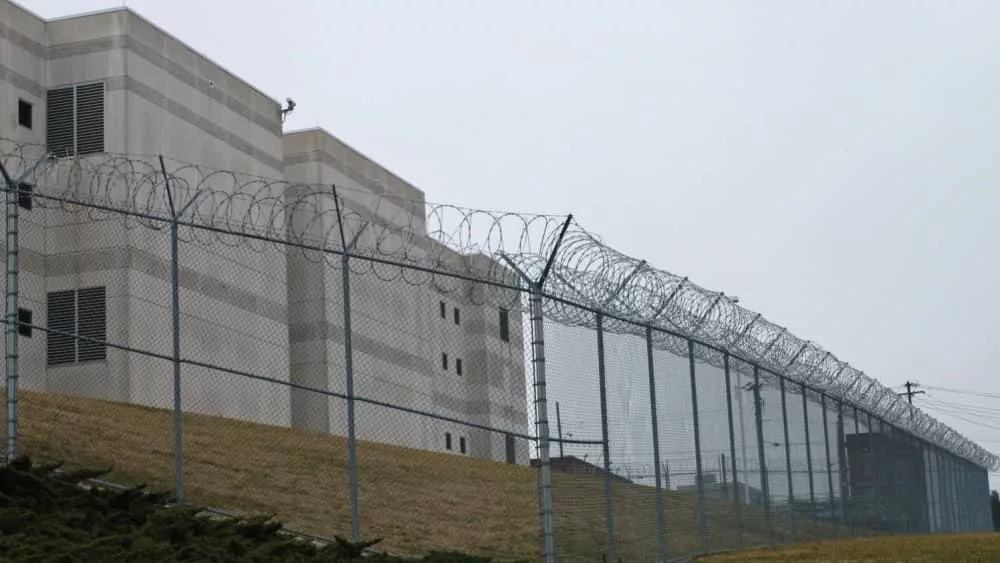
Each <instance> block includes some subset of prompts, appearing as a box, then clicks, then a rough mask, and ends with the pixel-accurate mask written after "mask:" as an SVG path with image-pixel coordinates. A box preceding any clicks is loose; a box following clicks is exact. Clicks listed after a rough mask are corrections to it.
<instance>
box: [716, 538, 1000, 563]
mask: <svg viewBox="0 0 1000 563" xmlns="http://www.w3.org/2000/svg"><path fill="white" fill-rule="evenodd" d="M698 561H700V562H701V561H704V562H706V563H723V562H736V561H741V562H742V561H882V562H886V563H888V562H904V561H905V562H910V561H925V562H932V561H939V562H942V563H945V562H947V563H952V562H954V563H958V562H961V561H1000V534H954V535H933V536H932V535H926V536H896V537H884V538H878V539H862V540H846V541H839V542H825V543H819V544H800V545H795V546H785V547H778V548H774V549H761V550H756V551H743V552H738V553H731V554H727V555H718V556H715V557H706V558H704V559H698Z"/></svg>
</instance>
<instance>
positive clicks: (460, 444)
mask: <svg viewBox="0 0 1000 563" xmlns="http://www.w3.org/2000/svg"><path fill="white" fill-rule="evenodd" d="M458 451H459V452H461V453H463V454H464V453H465V437H461V438H459V439H458Z"/></svg>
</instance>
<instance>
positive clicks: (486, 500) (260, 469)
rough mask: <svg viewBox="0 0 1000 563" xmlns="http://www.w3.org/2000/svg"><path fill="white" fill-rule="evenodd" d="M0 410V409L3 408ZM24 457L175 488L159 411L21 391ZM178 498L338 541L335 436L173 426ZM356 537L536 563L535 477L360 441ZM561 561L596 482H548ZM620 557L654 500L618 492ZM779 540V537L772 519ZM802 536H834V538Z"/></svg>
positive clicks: (726, 511)
mask: <svg viewBox="0 0 1000 563" xmlns="http://www.w3.org/2000/svg"><path fill="white" fill-rule="evenodd" d="M0 410H2V409H0ZM21 425H22V426H21V430H22V432H21V434H22V441H21V449H20V451H21V452H22V453H26V454H28V455H30V456H31V457H33V458H35V459H37V460H40V461H48V460H60V461H64V462H66V463H67V465H70V466H77V467H79V466H85V467H111V468H112V475H111V476H110V478H111V479H113V480H116V481H118V482H122V483H130V484H138V483H145V484H148V485H149V486H151V487H153V488H157V489H165V490H172V487H173V483H174V465H173V427H172V414H171V412H170V411H165V410H159V409H152V408H145V407H138V406H134V405H124V404H117V403H111V402H106V401H97V400H89V399H81V398H76V397H64V396H54V395H45V394H38V393H22V397H21ZM184 469H185V476H184V479H185V490H186V495H187V500H189V501H191V502H195V503H198V504H203V505H210V506H215V507H218V508H223V509H227V510H234V511H242V512H256V513H268V514H275V515H276V516H278V517H279V518H280V519H281V520H283V521H284V522H286V523H287V525H288V526H289V527H293V528H296V529H301V530H304V531H309V532H313V533H317V534H321V535H326V536H332V535H335V534H337V535H345V536H346V535H348V533H349V531H350V504H349V496H348V479H347V445H346V441H345V440H344V439H343V438H341V437H337V436H329V435H321V434H315V433H308V432H303V431H299V430H294V429H288V428H279V427H273V426H263V425H257V424H250V423H245V422H239V421H234V420H229V419H222V418H214V417H208V416H202V415H195V414H185V415H184ZM358 469H359V498H360V507H361V509H360V515H361V527H362V535H363V536H364V537H365V538H374V537H383V538H385V539H384V542H383V543H382V544H381V547H382V548H384V549H387V550H389V551H391V552H396V553H401V554H420V553H425V552H427V551H429V550H432V549H454V550H459V551H464V552H468V553H474V554H479V555H484V556H491V557H495V558H498V559H503V560H511V559H529V560H534V559H536V558H537V554H538V546H539V534H538V528H539V526H538V504H537V474H536V472H535V470H533V469H531V468H527V467H520V466H514V465H509V464H504V463H496V462H492V461H485V460H476V459H471V458H467V457H460V456H455V455H449V454H440V453H433V452H427V451H421V450H412V449H405V448H399V447H394V446H387V445H383V444H375V443H367V442H361V443H359V444H358ZM553 478H554V483H553V490H554V492H553V496H554V498H555V505H556V506H555V508H556V538H557V543H558V548H559V555H560V559H563V560H599V559H600V554H601V553H603V552H604V550H605V547H606V532H605V526H604V500H603V499H604V493H603V486H604V482H603V479H602V478H600V477H594V476H582V475H576V476H574V475H566V474H559V473H557V474H555V475H554V477H553ZM613 499H614V506H615V527H616V534H615V536H616V544H617V546H618V555H619V556H621V557H622V558H623V560H624V561H638V560H650V559H652V558H653V556H654V555H655V553H656V550H657V534H656V512H655V491H654V489H653V488H651V487H644V486H639V485H632V484H622V483H615V486H614V496H613ZM666 506H667V514H666V516H667V542H668V546H669V550H670V552H671V554H672V555H680V554H687V553H693V552H696V551H698V550H699V549H700V542H699V539H698V538H699V535H698V519H697V511H696V502H695V499H694V497H693V496H692V495H687V494H680V493H676V492H668V493H667V500H666ZM744 522H745V526H744V529H745V532H744V537H743V544H744V545H745V546H756V545H765V544H766V543H767V536H766V535H765V534H764V533H763V531H762V530H763V517H762V516H761V514H760V513H759V512H757V511H754V510H747V511H746V512H745V515H744ZM775 522H776V523H777V525H778V528H779V529H778V530H777V534H776V536H777V538H776V539H777V540H778V541H786V540H790V539H791V538H790V535H789V534H788V533H787V529H786V526H785V524H784V522H786V520H785V519H783V518H782V517H781V516H780V515H779V516H775ZM707 523H708V533H709V538H710V541H709V549H710V550H712V551H716V550H721V549H730V548H736V547H739V543H738V538H737V537H736V531H735V530H736V526H735V516H734V511H733V506H732V504H731V503H730V502H723V501H720V500H714V501H713V500H709V501H708V503H707ZM802 527H803V528H804V529H803V530H801V531H800V533H802V534H816V537H820V536H822V537H833V536H834V531H833V530H832V529H831V528H828V527H823V526H821V527H820V528H819V529H817V530H811V529H810V527H809V526H808V525H807V524H805V523H803V525H802Z"/></svg>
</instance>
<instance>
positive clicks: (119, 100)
mask: <svg viewBox="0 0 1000 563" xmlns="http://www.w3.org/2000/svg"><path fill="white" fill-rule="evenodd" d="M0 107H2V108H3V116H4V117H3V119H2V121H0V139H4V141H0V143H6V144H7V145H8V146H12V145H14V144H15V143H17V144H25V145H34V146H35V147H36V148H34V149H31V150H34V151H35V152H37V154H35V155H33V156H37V157H41V156H42V152H43V149H42V148H41V147H44V150H45V151H47V152H48V153H49V154H51V155H53V156H55V157H57V158H95V159H99V158H104V159H107V156H105V155H104V154H103V153H116V154H127V155H163V157H164V158H165V159H167V160H168V161H169V162H171V163H177V162H186V163H194V164H196V165H199V166H202V167H205V168H206V169H218V170H231V171H237V172H238V174H235V175H234V174H218V175H214V176H211V177H205V176H200V177H194V176H191V177H188V176H186V175H185V173H184V172H183V171H181V172H179V173H178V175H177V177H176V178H175V179H174V180H173V181H174V183H175V185H174V186H172V192H171V193H172V194H174V195H175V196H176V197H175V198H174V199H176V200H177V201H176V202H174V205H175V209H180V208H181V207H183V206H184V205H188V204H189V205H190V207H188V208H187V210H186V213H188V214H189V215H188V216H187V217H188V218H189V219H192V220H195V221H197V220H199V217H200V218H202V219H203V218H206V217H208V216H209V215H210V214H211V213H213V212H214V211H215V210H216V206H218V205H219V201H220V199H222V198H221V197H219V196H225V195H226V194H231V193H234V192H235V191H236V190H238V189H240V186H241V178H250V177H260V178H271V179H275V180H283V181H284V183H280V182H274V183H273V184H272V187H271V188H269V189H271V190H272V193H268V194H267V195H268V196H269V198H271V201H272V202H275V203H274V207H275V209H283V204H284V203H285V202H288V201H293V198H301V197H303V195H305V196H308V195H309V194H303V191H305V190H313V189H315V188H314V187H306V186H305V185H306V184H310V185H313V186H320V185H326V186H331V185H334V184H336V185H337V186H340V187H342V190H341V191H340V192H339V195H340V199H341V201H343V202H344V205H345V208H346V212H348V213H352V214H354V216H356V217H366V218H368V219H369V220H370V222H371V223H372V226H371V227H370V228H366V229H364V230H362V229H360V224H361V223H360V222H355V223H354V224H352V225H348V230H349V231H351V232H350V235H351V236H352V237H353V236H354V235H358V236H359V237H360V238H359V241H360V244H361V245H362V246H363V245H365V244H371V243H372V242H373V238H372V237H376V236H380V235H381V236H384V234H385V233H386V232H390V231H392V229H393V228H394V227H395V228H396V229H397V230H399V232H401V233H403V232H406V233H409V234H410V236H411V239H412V240H414V241H417V242H416V243H415V244H416V245H417V246H418V247H419V249H418V252H420V253H424V255H426V256H431V257H435V259H436V260H439V261H442V262H443V263H452V264H454V265H456V266H460V267H462V268H466V269H468V268H472V269H473V270H475V269H477V268H478V269H482V270H484V271H485V270H490V271H496V268H497V265H496V264H495V263H493V262H492V259H491V258H489V257H487V256H482V255H474V256H467V255H459V254H457V253H455V252H453V251H451V250H450V249H448V248H445V247H444V246H443V245H441V244H440V243H438V242H435V241H433V240H432V239H430V238H429V237H427V236H426V235H427V231H426V217H425V214H426V210H425V204H424V194H423V192H422V191H420V190H419V189H417V188H415V187H413V186H412V185H410V184H408V183H407V182H405V181H404V180H402V179H400V178H399V177H397V176H396V175H394V174H392V173H391V172H389V171H388V170H387V169H386V168H384V167H383V166H381V165H379V164H378V163H376V162H375V161H373V160H372V159H370V158H369V157H367V156H365V155H364V154H362V153H361V152H359V151H357V150H355V149H354V148H352V147H351V146H349V145H347V144H346V143H344V142H343V141H341V140H339V139H337V138H336V137H335V136H333V135H332V134H330V133H328V132H326V131H324V130H322V129H315V130H308V131H298V132H285V131H283V128H282V112H281V109H282V108H281V105H280V103H279V102H278V101H276V100H275V99H273V98H271V97H269V96H267V95H266V94H264V93H262V92H260V91H259V90H257V89H255V88H254V87H253V86H251V85H250V84H248V83H247V82H245V81H244V80H242V79H240V78H239V77H236V76H234V75H233V74H231V73H229V72H227V71H226V70H225V69H223V68H221V67H220V66H219V65H217V64H215V63H213V62H211V61H210V60H209V59H207V58H206V57H204V56H202V55H201V54H199V53H197V52H196V51H194V50H193V49H191V48H189V47H187V46H186V45H184V44H183V43H181V42H180V41H178V40H177V39H176V38H174V37H173V36H171V35H170V34H168V33H166V32H165V31H163V30H162V29H160V28H158V27H157V26H155V25H154V24H152V23H151V22H149V21H147V20H146V19H144V18H142V17H141V16H139V15H137V14H136V13H135V12H133V11H131V10H129V9H127V8H124V7H123V8H116V9H112V10H106V11H101V12H94V13H88V14H83V15H77V16H70V17H64V18H56V19H51V20H45V19H42V18H40V17H38V16H37V15H34V14H32V13H31V12H30V11H28V10H26V9H25V8H23V7H21V6H19V5H18V4H15V3H12V2H9V1H7V0H0ZM31 150H29V151H28V152H29V153H30V152H31ZM98 155H100V156H98ZM148 160H149V162H148V163H146V164H145V165H146V166H147V168H148V171H149V172H150V173H151V174H150V177H155V175H154V174H153V173H155V171H156V169H157V168H156V167H157V166H159V164H158V162H157V159H156V158H155V157H150V158H149V159H148ZM192 170H193V169H192ZM169 172H171V174H173V173H174V171H172V170H169ZM100 180H101V178H90V177H86V176H82V177H80V178H77V179H74V180H73V181H74V182H77V183H78V186H79V187H78V193H77V194H76V195H78V196H80V197H83V198H90V199H96V200H100V201H103V202H105V203H108V204H111V205H119V204H120V205H128V204H129V202H127V201H126V197H127V196H129V195H134V193H133V194H129V193H127V192H128V190H126V188H125V186H116V185H110V186H108V185H104V184H102V182H100ZM39 181H45V182H51V183H52V184H53V185H65V184H66V183H67V181H68V180H67V179H66V178H42V179H41V180H39ZM195 187H200V188H204V189H206V190H207V195H203V196H202V197H199V198H197V199H193V200H192V198H193V197H194V196H195V191H194V189H193V188H195ZM143 189H144V190H146V192H143V193H144V195H149V196H155V197H156V198H159V199H158V200H157V201H160V202H161V203H163V202H165V200H164V199H163V198H164V197H165V194H166V187H165V186H164V187H163V188H162V191H161V192H157V191H156V190H159V189H160V187H159V186H148V187H144V188H143ZM279 190H280V191H279ZM147 192H148V193H147ZM156 194H158V195H156ZM64 195H70V194H64ZM315 201H317V202H324V205H332V201H333V199H332V198H329V197H327V198H320V197H317V198H315ZM376 201H377V202H378V205H375V204H374V202H376ZM226 205H228V206H229V207H227V209H226V213H227V214H230V216H234V215H239V214H240V213H244V214H245V213H247V211H249V209H248V207H249V205H250V204H249V203H248V202H247V201H246V200H245V199H239V198H235V199H231V200H229V201H227V203H226ZM241 206H243V207H241ZM161 207H162V206H161ZM286 212H287V216H286V217H283V221H285V222H284V223H283V224H282V223H281V222H278V224H277V225H278V226H277V227H275V226H274V225H275V224H274V223H273V222H272V224H271V229H272V231H271V232H274V230H275V229H278V230H279V231H281V230H282V229H285V230H287V229H288V225H292V226H293V227H292V228H293V229H295V228H301V229H303V230H305V231H311V230H313V229H314V230H315V234H316V235H317V236H320V235H322V234H323V233H328V232H331V230H332V229H337V228H338V226H337V225H336V221H337V219H336V217H337V215H336V213H323V210H322V209H317V208H315V207H312V208H309V207H306V206H303V207H296V208H292V207H289V208H288V209H287V210H286ZM331 221H333V223H332V224H331ZM147 223H149V222H147ZM19 225H20V251H21V252H20V265H21V268H20V307H21V309H22V310H21V311H20V314H21V318H22V319H24V320H25V322H29V323H30V324H32V325H35V326H37V327H46V328H48V329H50V331H54V332H46V331H44V330H34V331H32V330H22V335H21V336H20V338H19V354H20V376H21V385H22V388H24V389H28V390H38V391H45V392H50V393H57V394H66V395H73V396H86V397H93V398H100V399H107V400H112V401H120V402H128V403H134V404H139V405H147V406H154V407H161V408H169V407H170V406H171V405H172V396H173V391H172V389H173V387H172V385H173V383H172V369H173V365H172V362H170V361H167V360H164V359H162V357H163V356H165V357H170V355H171V354H172V336H171V313H172V307H171V304H172V301H171V268H170V265H171V251H170V237H169V235H168V234H167V231H166V230H165V229H164V226H165V225H163V224H159V225H156V228H153V226H154V225H152V224H143V223H142V222H140V221H136V220H134V219H132V220H129V221H128V222H126V221H124V220H123V217H122V216H121V215H120V214H115V213H109V212H104V213H97V212H94V210H92V209H91V210H88V209H81V208H69V207H67V206H62V205H59V204H58V203H57V202H54V201H51V200H44V199H43V198H35V199H32V198H30V197H25V198H22V201H21V209H20V222H19ZM357 231H361V232H360V234H359V233H358V232H357ZM282 232H284V231H282ZM289 237H290V238H291V235H289ZM365 237H368V238H365ZM215 238H217V236H216V235H212V234H209V233H207V232H206V233H200V234H197V236H195V235H192V234H191V232H188V233H187V236H184V237H182V240H181V243H180V248H179V265H180V269H179V287H180V290H179V291H180V315H181V339H180V340H181V342H180V345H181V350H182V355H183V356H184V357H185V358H186V359H190V360H194V361H196V362H198V363H201V364H208V365H213V366H221V367H224V368H226V369H228V370H232V371H234V372H242V373H250V374H256V375H261V376H265V377H267V378H271V379H275V380H279V381H282V382H292V383H296V384H299V385H303V386H306V387H312V388H317V389H321V390H326V391H331V392H333V393H338V394H343V393H345V391H346V389H345V375H346V374H345V369H344V365H345V354H344V336H345V334H344V317H343V304H344V301H343V282H342V278H343V276H342V269H341V267H342V265H341V263H340V261H339V260H334V259H331V258H330V256H329V255H327V256H325V257H320V259H317V256H315V253H313V254H310V253H309V252H306V251H303V250H302V249H299V248H295V247H282V246H281V245H276V244H256V245H252V246H250V245H245V244H222V243H219V242H217V241H214V240H213V239H215ZM228 242H230V243H231V242H232V240H230V241H228ZM367 267H368V269H369V270H370V269H371V267H370V266H367ZM365 268H366V266H365V264H363V263H362V262H361V261H359V260H358V259H355V261H354V263H353V265H352V266H351V269H352V271H354V272H355V273H354V274H352V275H351V279H350V283H351V288H350V289H351V310H352V315H353V317H352V328H353V330H352V331H351V334H352V337H353V342H352V344H353V346H352V347H353V350H354V358H355V360H354V366H355V369H354V372H355V379H356V387H355V393H356V395H358V396H360V397H366V398H370V399H374V400H377V401H381V402H382V403H390V404H393V405H398V406H401V407H404V408H406V409H413V410H418V411H427V412H432V413H435V414H438V415H441V416H442V417H443V418H446V419H452V420H461V421H468V422H473V423H476V424H479V425H482V426H485V427H490V428H498V429H501V430H502V432H491V431H487V430H477V429H471V428H469V427H467V426H464V425H461V424H456V423H454V422H446V421H444V420H437V419H432V418H427V417H421V416H418V415H415V414H412V413H411V414H407V413H404V412H401V411H398V410H394V409H390V408H386V407H385V406H378V405H373V404H370V403H359V404H358V409H357V431H358V437H359V439H362V440H375V441H380V442H385V443H391V444H396V445H401V446H407V447H414V448H420V449H427V450H435V451H450V452H454V453H455V454H456V455H469V456H475V457H481V458H487V459H495V460H498V461H506V462H511V463H521V464H527V463H528V444H527V442H526V440H524V439H522V438H519V437H518V436H523V435H524V434H526V433H527V431H528V428H527V425H528V417H527V399H526V389H525V369H524V365H525V363H524V347H523V335H522V328H521V327H522V318H521V314H520V308H519V306H518V302H519V301H518V299H517V295H504V294H502V293H500V292H492V293H491V294H490V295H489V296H486V295H479V294H481V293H482V292H483V291H484V290H483V289H482V288H480V287H474V286H473V285H471V284H470V283H469V282H465V281H460V280H456V279H452V278H446V277H443V276H432V277H430V279H427V280H422V281H420V282H419V283H408V282H407V281H405V280H402V279H399V276H396V278H395V279H394V280H389V281H384V280H383V278H384V276H383V277H379V276H375V275H370V272H369V274H368V275H366V274H365ZM411 281H412V280H411ZM511 281H512V282H513V281H515V280H511ZM498 296H499V297H498ZM506 303H509V305H505V304H506ZM67 333H69V334H80V335H81V336H83V337H84V338H82V339H80V338H73V337H71V336H67ZM105 340H106V341H107V342H108V343H111V344H112V345H107V344H104V343H102V342H103V341H105ZM137 351H145V352H152V353H154V354H159V355H160V356H161V358H155V357H151V356H149V355H145V354H141V353H138V352H137ZM183 382H184V383H183V386H182V404H183V408H184V410H185V411H190V412H197V413H203V414H210V415H217V416H224V417H229V418H236V419H241V420H247V421H252V422H258V423H264V424H271V425H279V426H293V427H298V428H302V429H303V430H307V431H316V432H326V433H332V434H340V435H343V434H345V433H346V431H347V427H346V415H345V412H346V402H345V401H344V400H343V399H341V398H337V397H335V396H329V395H323V394H319V393H312V392H309V391H303V390H298V391H295V392H292V390H291V388H290V387H289V386H288V385H281V384H277V383H273V382H267V381H255V380H251V379H249V378H247V377H244V376H241V375H237V374H226V373H221V372H219V371H217V370H213V369H210V368H207V367H199V366H197V365H190V364H185V365H184V367H183Z"/></svg>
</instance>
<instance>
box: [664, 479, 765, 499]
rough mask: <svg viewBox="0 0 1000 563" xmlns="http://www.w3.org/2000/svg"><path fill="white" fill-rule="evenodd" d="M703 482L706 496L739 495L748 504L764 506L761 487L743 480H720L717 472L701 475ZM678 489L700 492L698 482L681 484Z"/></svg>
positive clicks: (684, 491) (730, 497) (725, 496)
mask: <svg viewBox="0 0 1000 563" xmlns="http://www.w3.org/2000/svg"><path fill="white" fill-rule="evenodd" d="M701 482H702V485H703V486H704V489H705V498H711V499H722V500H733V498H735V497H738V498H741V499H744V502H745V503H746V504H749V505H752V506H763V505H764V495H763V493H762V492H761V490H760V489H758V488H756V487H751V486H749V485H747V484H746V483H741V482H736V483H734V482H732V481H728V482H719V481H718V478H717V477H716V475H715V473H705V474H703V475H702V476H701ZM677 491H678V492H681V493H691V494H697V493H698V485H697V483H696V484H694V485H680V486H678V487H677Z"/></svg>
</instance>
